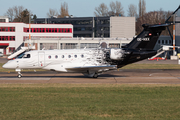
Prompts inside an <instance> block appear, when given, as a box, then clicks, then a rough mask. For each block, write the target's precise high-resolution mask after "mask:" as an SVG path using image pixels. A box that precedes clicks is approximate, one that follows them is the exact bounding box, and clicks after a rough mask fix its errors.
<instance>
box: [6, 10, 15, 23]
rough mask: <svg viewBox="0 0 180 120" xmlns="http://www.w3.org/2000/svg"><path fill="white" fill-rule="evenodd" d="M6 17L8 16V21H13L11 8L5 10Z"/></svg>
mask: <svg viewBox="0 0 180 120" xmlns="http://www.w3.org/2000/svg"><path fill="white" fill-rule="evenodd" d="M5 15H6V16H8V18H9V19H10V21H11V22H12V21H13V19H14V10H13V8H9V9H8V10H7V12H6V13H5Z"/></svg>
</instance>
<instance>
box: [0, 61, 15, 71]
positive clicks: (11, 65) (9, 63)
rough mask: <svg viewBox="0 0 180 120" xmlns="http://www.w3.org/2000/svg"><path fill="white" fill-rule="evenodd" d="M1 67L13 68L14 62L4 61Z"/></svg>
mask: <svg viewBox="0 0 180 120" xmlns="http://www.w3.org/2000/svg"><path fill="white" fill-rule="evenodd" d="M2 67H3V68H6V69H14V68H15V64H14V62H12V61H9V62H7V63H5V64H4V65H3V66H2Z"/></svg>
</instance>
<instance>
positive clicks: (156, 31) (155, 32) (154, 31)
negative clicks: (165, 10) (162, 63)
mask: <svg viewBox="0 0 180 120" xmlns="http://www.w3.org/2000/svg"><path fill="white" fill-rule="evenodd" d="M169 25H171V24H169V23H168V24H158V25H148V24H144V25H142V26H143V27H144V30H143V31H142V32H141V33H140V34H139V35H138V36H137V37H136V38H134V39H133V40H132V41H131V42H130V43H129V44H128V45H127V46H126V48H127V49H134V50H153V49H154V46H155V44H156V42H157V40H158V38H159V36H160V35H161V32H162V31H163V30H165V29H166V27H167V26H169Z"/></svg>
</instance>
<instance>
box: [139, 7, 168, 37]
mask: <svg viewBox="0 0 180 120" xmlns="http://www.w3.org/2000/svg"><path fill="white" fill-rule="evenodd" d="M171 14H172V12H170V11H168V12H167V11H163V10H162V9H160V10H159V11H151V12H148V13H146V14H145V15H144V16H142V17H143V19H144V20H143V19H142V17H139V18H138V19H137V22H136V32H137V34H139V33H140V32H141V31H142V30H143V28H142V24H161V23H164V22H165V21H166V19H167V18H168V17H169V16H170V15H171ZM170 29H172V28H170ZM171 31H172V30H171ZM162 35H168V31H163V33H162Z"/></svg>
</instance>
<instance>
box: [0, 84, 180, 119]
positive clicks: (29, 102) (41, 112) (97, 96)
mask: <svg viewBox="0 0 180 120" xmlns="http://www.w3.org/2000/svg"><path fill="white" fill-rule="evenodd" d="M179 93H180V86H179V85H119V84H33V85H32V84H0V96H1V97H0V119H5V120H12V119H17V120H25V119H33V120H39V119H43V120H49V119H51V120H60V119H61V120H66V119H68V120H71V119H75V120H78V119H79V120H81V119H84V120H92V119H93V120H110V119H114V120H127V119H128V120H131V119H132V120H144V119H146V120H168V119H173V120H175V119H180V104H179V102H180V94H179Z"/></svg>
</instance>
